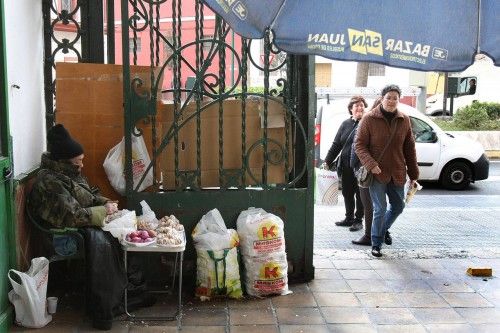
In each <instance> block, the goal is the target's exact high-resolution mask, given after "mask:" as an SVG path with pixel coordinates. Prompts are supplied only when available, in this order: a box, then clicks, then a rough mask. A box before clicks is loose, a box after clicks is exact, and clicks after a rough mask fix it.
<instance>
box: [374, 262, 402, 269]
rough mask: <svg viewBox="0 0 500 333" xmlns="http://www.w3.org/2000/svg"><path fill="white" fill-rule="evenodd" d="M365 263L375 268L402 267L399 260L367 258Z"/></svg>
mask: <svg viewBox="0 0 500 333" xmlns="http://www.w3.org/2000/svg"><path fill="white" fill-rule="evenodd" d="M367 263H368V265H370V267H372V268H373V269H375V270H384V269H388V270H391V269H396V270H397V269H400V268H401V267H403V265H401V263H400V260H367Z"/></svg>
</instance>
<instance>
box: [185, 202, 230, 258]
mask: <svg viewBox="0 0 500 333" xmlns="http://www.w3.org/2000/svg"><path fill="white" fill-rule="evenodd" d="M191 236H192V237H193V242H194V247H195V248H196V249H203V250H212V251H218V250H223V249H228V248H233V247H235V246H237V245H238V244H239V238H238V234H237V233H236V231H235V230H234V229H227V228H226V224H225V223H224V219H223V218H222V216H221V215H220V212H219V211H218V210H217V208H215V209H212V210H211V211H209V212H208V213H206V214H205V215H203V217H202V218H201V220H200V222H198V224H196V227H195V228H194V229H193V232H192V233H191Z"/></svg>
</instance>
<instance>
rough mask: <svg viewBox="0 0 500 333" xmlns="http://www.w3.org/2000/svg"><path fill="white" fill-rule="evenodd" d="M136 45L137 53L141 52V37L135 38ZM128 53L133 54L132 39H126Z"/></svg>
mask: <svg viewBox="0 0 500 333" xmlns="http://www.w3.org/2000/svg"><path fill="white" fill-rule="evenodd" d="M135 42H136V44H137V46H136V47H137V53H139V52H141V37H137V39H136V40H135ZM128 51H129V52H130V53H133V52H134V39H133V38H129V39H128Z"/></svg>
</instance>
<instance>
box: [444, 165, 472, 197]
mask: <svg viewBox="0 0 500 333" xmlns="http://www.w3.org/2000/svg"><path fill="white" fill-rule="evenodd" d="M471 178H472V171H471V169H470V167H469V165H468V164H467V163H465V162H460V161H456V162H451V163H450V164H448V165H447V166H446V167H445V168H444V170H443V172H442V174H441V185H443V186H444V187H445V188H447V189H448V190H463V189H465V188H467V186H469V184H470V182H471Z"/></svg>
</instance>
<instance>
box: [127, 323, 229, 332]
mask: <svg viewBox="0 0 500 333" xmlns="http://www.w3.org/2000/svg"><path fill="white" fill-rule="evenodd" d="M173 329H175V327H173ZM140 332H143V331H137V333H140ZM158 332H165V333H170V332H171V331H168V330H167V331H158ZM172 332H177V333H179V332H182V333H199V332H203V333H225V332H226V327H225V326H185V325H183V326H182V330H174V331H172Z"/></svg>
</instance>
